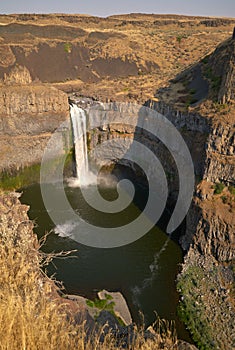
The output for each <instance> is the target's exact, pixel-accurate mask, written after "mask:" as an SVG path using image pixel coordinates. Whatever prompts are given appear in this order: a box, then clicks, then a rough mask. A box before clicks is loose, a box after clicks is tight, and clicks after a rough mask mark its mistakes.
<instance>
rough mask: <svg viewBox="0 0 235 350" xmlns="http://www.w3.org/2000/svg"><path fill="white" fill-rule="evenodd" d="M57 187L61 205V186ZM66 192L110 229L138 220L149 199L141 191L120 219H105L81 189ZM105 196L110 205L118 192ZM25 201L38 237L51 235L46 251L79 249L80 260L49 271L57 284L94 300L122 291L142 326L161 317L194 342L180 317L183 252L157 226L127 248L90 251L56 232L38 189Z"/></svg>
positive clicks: (26, 193)
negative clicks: (105, 292)
mask: <svg viewBox="0 0 235 350" xmlns="http://www.w3.org/2000/svg"><path fill="white" fill-rule="evenodd" d="M53 186H54V189H53V190H54V194H55V200H56V185H53ZM91 190H92V188H91ZM65 192H66V194H67V197H68V199H69V201H70V203H71V205H72V207H73V208H74V209H75V210H76V211H77V212H78V213H79V215H80V216H81V217H82V218H83V219H85V220H87V221H88V222H90V223H92V224H96V225H99V226H106V227H116V226H120V225H123V224H125V223H127V222H130V221H131V220H133V219H134V218H135V217H137V216H138V215H139V214H140V209H139V208H141V207H143V206H144V204H145V202H146V200H147V196H148V194H147V192H146V191H145V190H143V189H141V188H138V187H137V190H136V193H137V194H136V196H135V204H133V203H132V204H131V205H130V206H129V207H128V208H127V209H126V210H125V211H124V212H121V213H118V214H103V213H100V212H98V211H96V210H94V209H92V208H91V207H89V206H88V205H87V204H86V203H85V201H84V200H83V197H82V194H81V191H80V189H79V188H70V187H66V188H65ZM102 195H103V196H104V197H105V198H106V199H109V200H111V199H114V198H115V196H116V191H115V190H114V189H112V188H107V187H106V188H103V189H102ZM21 202H22V203H25V204H28V205H30V211H29V216H30V218H31V219H33V220H35V222H36V227H35V232H36V233H37V234H38V236H39V237H41V236H42V235H43V234H44V233H45V232H46V231H47V232H49V231H52V233H51V234H50V235H49V237H48V240H47V242H46V245H45V246H44V247H43V250H44V251H47V252H51V251H57V252H58V251H61V250H63V251H66V250H73V249H77V252H76V253H75V255H76V257H74V258H67V259H55V260H54V261H53V264H51V265H50V266H49V267H48V270H47V272H48V274H50V275H51V274H54V275H55V277H56V279H57V280H60V281H62V282H63V285H64V287H65V292H66V293H69V294H80V295H83V296H85V297H88V298H94V297H95V296H96V292H97V291H99V290H101V289H107V290H109V291H120V292H121V293H123V295H124V297H125V298H126V300H127V303H128V306H129V308H130V311H131V313H132V317H133V319H134V321H135V322H139V321H140V317H139V311H141V312H142V313H143V314H144V318H145V324H146V325H149V324H151V323H152V322H154V321H155V320H156V314H155V313H157V314H158V315H159V316H160V317H161V318H165V319H168V320H175V323H176V329H177V333H178V336H179V337H180V338H181V339H185V340H189V336H188V333H187V331H186V329H185V327H184V325H183V324H182V323H181V322H180V321H179V319H178V317H177V303H178V294H177V292H176V287H175V279H176V275H177V273H178V269H179V264H180V263H181V262H182V252H181V249H180V247H179V246H178V245H177V243H175V242H174V241H172V240H169V238H168V237H167V235H166V234H165V233H164V232H163V231H161V230H160V229H159V228H158V227H156V226H155V227H154V228H153V229H152V230H151V231H150V232H149V233H147V234H146V235H145V236H144V237H142V238H141V239H139V240H138V241H136V242H134V243H132V244H129V245H127V246H123V247H120V248H112V249H98V248H91V247H87V246H84V245H81V244H79V243H77V242H75V241H72V240H70V239H68V238H64V237H60V236H58V235H57V234H55V233H54V229H55V227H54V226H55V225H54V223H53V222H52V221H51V219H50V217H49V215H48V213H47V211H46V209H45V207H44V205H43V201H42V198H41V191H40V185H39V184H34V185H31V186H28V187H26V188H24V189H23V194H22V197H21ZM67 224H68V225H69V223H67ZM73 255H74V254H73Z"/></svg>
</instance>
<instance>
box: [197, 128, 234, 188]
mask: <svg viewBox="0 0 235 350" xmlns="http://www.w3.org/2000/svg"><path fill="white" fill-rule="evenodd" d="M234 135H235V127H234V124H233V123H230V122H226V121H223V122H216V123H215V124H213V128H212V131H211V133H210V135H209V137H208V140H207V143H206V167H205V172H204V175H203V178H204V179H207V180H208V181H212V182H219V181H222V182H225V183H230V184H234V182H235V179H234V177H235V176H234V174H235V159H234V153H235V142H234V141H235V139H234Z"/></svg>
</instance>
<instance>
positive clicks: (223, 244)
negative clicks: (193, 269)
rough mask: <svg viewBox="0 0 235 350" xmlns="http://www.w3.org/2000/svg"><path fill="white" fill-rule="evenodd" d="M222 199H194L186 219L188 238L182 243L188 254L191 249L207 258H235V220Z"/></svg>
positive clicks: (218, 259) (181, 240)
mask: <svg viewBox="0 0 235 350" xmlns="http://www.w3.org/2000/svg"><path fill="white" fill-rule="evenodd" d="M233 211H234V208H233V209H231V208H230V206H229V205H228V204H226V203H223V201H222V199H221V198H216V196H214V197H213V201H212V200H211V199H205V200H201V199H199V198H196V199H194V201H193V203H192V206H191V208H190V210H189V213H188V215H187V219H186V231H185V235H184V236H182V237H181V238H180V243H181V246H182V248H183V249H184V250H185V251H188V250H189V249H190V247H191V249H193V250H195V251H198V252H199V253H200V254H202V255H203V256H213V257H214V258H215V259H216V260H217V261H220V262H222V261H232V260H233V259H234V258H235V237H234V227H235V218H234V214H233Z"/></svg>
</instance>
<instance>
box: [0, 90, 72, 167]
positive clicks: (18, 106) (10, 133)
mask: <svg viewBox="0 0 235 350" xmlns="http://www.w3.org/2000/svg"><path fill="white" fill-rule="evenodd" d="M68 118H69V105H68V99H67V95H66V94H65V93H63V92H61V91H59V90H57V89H54V88H51V87H46V86H41V85H27V86H26V85H25V86H24V85H21V86H20V85H12V86H6V85H3V86H2V87H1V91H0V173H2V172H7V173H14V172H15V171H16V170H18V169H20V168H23V167H25V166H29V165H32V164H35V163H40V161H41V159H42V155H43V152H44V149H45V146H46V144H47V142H48V140H49V138H50V137H51V135H52V133H53V132H54V131H55V130H56V129H57V128H58V127H59V126H60V124H61V123H62V122H63V121H65V120H66V119H68Z"/></svg>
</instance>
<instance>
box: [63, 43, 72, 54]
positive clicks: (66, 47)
mask: <svg viewBox="0 0 235 350" xmlns="http://www.w3.org/2000/svg"><path fill="white" fill-rule="evenodd" d="M64 51H65V52H67V53H71V51H72V44H71V43H65V44H64Z"/></svg>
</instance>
